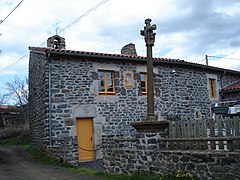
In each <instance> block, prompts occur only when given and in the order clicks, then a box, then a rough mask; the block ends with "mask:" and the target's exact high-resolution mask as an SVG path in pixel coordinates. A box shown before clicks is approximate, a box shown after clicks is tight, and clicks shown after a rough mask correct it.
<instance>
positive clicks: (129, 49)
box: [121, 43, 137, 56]
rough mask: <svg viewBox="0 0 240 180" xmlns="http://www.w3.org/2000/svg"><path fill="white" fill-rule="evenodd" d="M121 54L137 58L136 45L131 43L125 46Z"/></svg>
mask: <svg viewBox="0 0 240 180" xmlns="http://www.w3.org/2000/svg"><path fill="white" fill-rule="evenodd" d="M121 54H124V55H129V56H137V51H136V48H135V44H133V43H130V44H127V45H125V46H123V48H122V49H121Z"/></svg>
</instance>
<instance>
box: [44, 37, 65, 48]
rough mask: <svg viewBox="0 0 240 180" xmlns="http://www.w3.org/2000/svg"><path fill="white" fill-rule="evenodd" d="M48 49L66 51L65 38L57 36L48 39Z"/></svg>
mask: <svg viewBox="0 0 240 180" xmlns="http://www.w3.org/2000/svg"><path fill="white" fill-rule="evenodd" d="M47 47H50V48H54V49H65V38H63V37H61V36H59V35H57V34H56V35H54V36H52V37H50V38H48V40H47Z"/></svg>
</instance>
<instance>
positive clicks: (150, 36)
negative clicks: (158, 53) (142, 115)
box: [140, 19, 157, 121]
mask: <svg viewBox="0 0 240 180" xmlns="http://www.w3.org/2000/svg"><path fill="white" fill-rule="evenodd" d="M151 21H152V20H151V19H146V20H145V24H146V25H145V26H144V30H141V31H140V34H141V35H142V36H144V39H145V42H146V47H147V121H156V116H155V114H154V91H153V83H154V80H153V60H152V47H153V46H154V42H155V35H156V33H154V32H153V30H156V29H157V26H156V25H155V24H153V25H151Z"/></svg>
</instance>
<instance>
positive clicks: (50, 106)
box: [47, 53, 52, 147]
mask: <svg viewBox="0 0 240 180" xmlns="http://www.w3.org/2000/svg"><path fill="white" fill-rule="evenodd" d="M47 57H48V120H49V146H50V147H51V146H52V91H51V86H52V84H51V81H52V79H51V69H52V65H51V60H50V54H49V53H48V54H47Z"/></svg>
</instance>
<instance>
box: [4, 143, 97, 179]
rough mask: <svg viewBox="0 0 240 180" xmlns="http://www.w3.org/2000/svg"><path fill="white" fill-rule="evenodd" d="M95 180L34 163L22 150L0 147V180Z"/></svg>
mask: <svg viewBox="0 0 240 180" xmlns="http://www.w3.org/2000/svg"><path fill="white" fill-rule="evenodd" d="M55 179H56V180H68V179H69V180H76V179H77V180H95V179H96V180H97V179H101V178H97V177H92V176H87V175H79V174H75V173H72V172H68V171H66V170H63V169H62V168H61V167H58V166H54V165H46V164H41V163H38V162H35V161H34V160H33V159H32V158H31V157H30V155H29V154H27V152H26V151H25V150H23V149H20V148H16V147H5V146H4V147H2V146H0V180H55Z"/></svg>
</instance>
